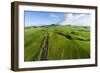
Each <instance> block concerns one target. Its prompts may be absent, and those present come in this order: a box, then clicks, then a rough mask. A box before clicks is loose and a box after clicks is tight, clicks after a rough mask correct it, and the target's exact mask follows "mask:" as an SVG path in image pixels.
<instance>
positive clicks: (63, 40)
mask: <svg viewBox="0 0 100 73" xmlns="http://www.w3.org/2000/svg"><path fill="white" fill-rule="evenodd" d="M24 40H25V43H24V48H25V49H24V61H42V60H71V59H87V58H90V27H88V26H73V25H57V26H54V25H48V26H37V27H25V30H24Z"/></svg>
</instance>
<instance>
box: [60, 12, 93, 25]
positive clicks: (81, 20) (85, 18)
mask: <svg viewBox="0 0 100 73" xmlns="http://www.w3.org/2000/svg"><path fill="white" fill-rule="evenodd" d="M90 19H91V17H90V15H88V14H85V13H84V14H83V13H82V14H75V13H65V20H64V21H63V22H61V23H60V24H61V25H66V24H71V25H78V26H80V25H82V26H89V25H90V22H91V21H90Z"/></svg>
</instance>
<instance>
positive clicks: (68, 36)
mask: <svg viewBox="0 0 100 73" xmlns="http://www.w3.org/2000/svg"><path fill="white" fill-rule="evenodd" d="M57 33H58V34H59V35H61V36H64V37H65V38H67V39H69V40H71V41H72V42H73V44H76V52H77V57H78V58H87V56H89V54H88V53H87V51H85V50H84V49H83V48H82V47H81V46H80V45H79V44H78V43H77V42H76V41H75V40H74V38H72V36H71V35H68V34H67V35H65V34H63V33H61V32H57ZM78 40H79V39H78ZM81 41H82V40H81ZM70 46H71V45H69V48H70ZM80 48H81V49H80ZM80 51H81V52H82V51H83V52H84V53H85V54H87V56H86V55H85V57H83V56H82V57H81V56H80V54H79V52H80ZM83 52H82V53H81V54H82V55H83ZM70 57H71V59H72V52H70Z"/></svg>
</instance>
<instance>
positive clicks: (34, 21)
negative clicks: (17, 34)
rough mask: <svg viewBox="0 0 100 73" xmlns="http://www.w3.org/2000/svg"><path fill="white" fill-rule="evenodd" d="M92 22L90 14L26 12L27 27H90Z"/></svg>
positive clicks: (25, 21)
mask: <svg viewBox="0 0 100 73" xmlns="http://www.w3.org/2000/svg"><path fill="white" fill-rule="evenodd" d="M90 22H91V15H90V14H89V13H72V12H66V13H65V12H43V11H24V23H25V26H44V25H51V24H59V25H69V24H70V25H76V26H90V24H91V23H90Z"/></svg>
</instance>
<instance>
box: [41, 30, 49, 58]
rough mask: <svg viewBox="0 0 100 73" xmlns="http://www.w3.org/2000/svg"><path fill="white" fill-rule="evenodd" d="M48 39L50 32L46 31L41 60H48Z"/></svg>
mask: <svg viewBox="0 0 100 73" xmlns="http://www.w3.org/2000/svg"><path fill="white" fill-rule="evenodd" d="M48 39H49V34H48V32H47V31H46V35H45V40H44V44H43V48H42V52H41V58H40V60H47V52H48Z"/></svg>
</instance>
